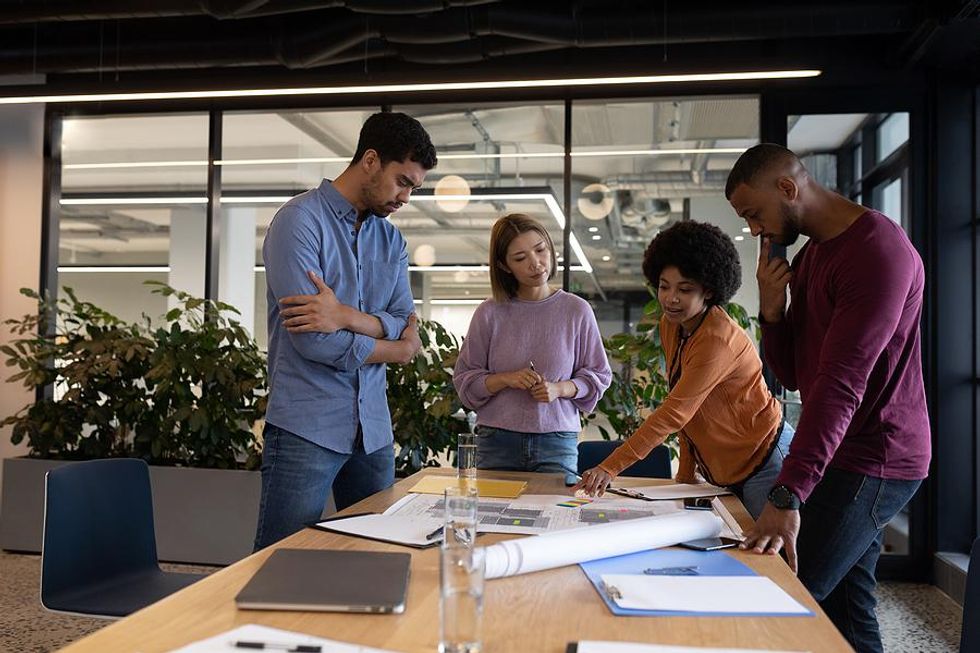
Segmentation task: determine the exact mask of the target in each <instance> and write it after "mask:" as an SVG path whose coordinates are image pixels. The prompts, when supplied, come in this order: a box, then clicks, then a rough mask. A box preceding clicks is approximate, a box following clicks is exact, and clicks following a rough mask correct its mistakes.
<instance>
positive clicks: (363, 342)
mask: <svg viewBox="0 0 980 653" xmlns="http://www.w3.org/2000/svg"><path fill="white" fill-rule="evenodd" d="M373 351H374V338H372V337H371V336H366V335H364V334H361V333H355V334H354V342H353V343H352V344H351V346H350V349H348V350H347V353H346V354H345V358H346V361H345V363H346V365H344V368H345V369H348V370H356V369H358V368H360V367H361V366H362V365H364V361H366V360H367V359H368V356H370V355H371V352H373Z"/></svg>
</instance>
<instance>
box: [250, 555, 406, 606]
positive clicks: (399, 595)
mask: <svg viewBox="0 0 980 653" xmlns="http://www.w3.org/2000/svg"><path fill="white" fill-rule="evenodd" d="M411 560H412V557H411V555H409V554H408V553H385V552H380V551H352V550H334V549H277V550H276V551H273V553H272V555H270V556H269V558H268V559H267V560H266V561H265V564H263V565H262V567H261V568H260V569H259V570H258V571H257V572H256V573H255V575H254V576H252V579H251V580H250V581H249V582H248V583H247V584H246V585H245V587H243V588H242V591H241V592H239V593H238V596H236V597H235V603H236V604H237V605H238V607H239V608H241V609H243V610H314V611H322V612H375V613H401V612H404V610H405V596H406V594H407V592H408V576H409V568H410V563H411Z"/></svg>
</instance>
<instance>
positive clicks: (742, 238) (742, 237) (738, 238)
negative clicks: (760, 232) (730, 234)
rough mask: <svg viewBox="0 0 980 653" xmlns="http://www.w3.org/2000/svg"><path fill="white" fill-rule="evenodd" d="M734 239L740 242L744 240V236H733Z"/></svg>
mask: <svg viewBox="0 0 980 653" xmlns="http://www.w3.org/2000/svg"><path fill="white" fill-rule="evenodd" d="M735 240H737V241H740V242H741V241H743V240H745V236H735Z"/></svg>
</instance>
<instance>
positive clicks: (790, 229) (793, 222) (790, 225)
mask: <svg viewBox="0 0 980 653" xmlns="http://www.w3.org/2000/svg"><path fill="white" fill-rule="evenodd" d="M782 214H783V215H782V217H783V232H782V233H781V234H780V235H779V239H778V240H777V241H776V244H777V245H782V246H783V247H791V246H792V245H793V244H795V243H796V241H797V240H799V238H800V226H799V225H800V221H799V219H798V218H797V216H796V215H795V214H794V213H793V211H792V209H790V208H789V207H788V206H784V207H783V211H782Z"/></svg>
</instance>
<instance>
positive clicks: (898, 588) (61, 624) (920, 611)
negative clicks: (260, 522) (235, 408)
mask: <svg viewBox="0 0 980 653" xmlns="http://www.w3.org/2000/svg"><path fill="white" fill-rule="evenodd" d="M40 562H41V560H40V558H39V557H38V556H34V555H14V554H10V553H5V552H0V652H3V653H8V652H9V653H14V652H17V653H21V652H25V653H26V652H34V651H36V652H42V651H53V650H56V649H58V648H59V647H62V646H64V645H66V644H69V643H71V642H73V641H75V640H77V639H79V638H81V637H83V636H85V635H86V634H88V633H90V632H92V631H95V630H98V629H99V628H101V627H103V626H105V625H106V624H107V623H110V622H108V621H105V620H101V619H89V618H85V617H69V616H64V615H58V614H52V613H50V612H47V611H45V610H44V609H43V608H42V607H41V605H40V602H39V600H38V587H39V574H40ZM171 568H172V569H173V570H185V569H189V570H194V571H206V570H208V569H210V568H207V567H183V566H176V565H174V566H172V567H171ZM878 598H879V606H878V616H879V619H880V621H881V629H882V636H883V639H884V644H885V651H886V652H887V653H906V652H908V653H912V652H915V653H932V652H935V653H940V652H947V651H949V652H954V653H955V651H957V649H958V646H959V637H960V622H961V614H962V613H961V611H960V608H959V606H958V605H956V603H955V602H953V601H952V600H951V599H950V598H949V597H947V596H946V595H945V594H943V593H942V592H940V591H939V590H938V589H936V588H935V587H932V586H931V585H914V584H907V583H883V584H882V585H881V586H880V588H879V597H878ZM814 650H815V651H816V650H818V649H814Z"/></svg>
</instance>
